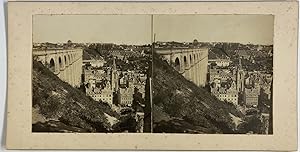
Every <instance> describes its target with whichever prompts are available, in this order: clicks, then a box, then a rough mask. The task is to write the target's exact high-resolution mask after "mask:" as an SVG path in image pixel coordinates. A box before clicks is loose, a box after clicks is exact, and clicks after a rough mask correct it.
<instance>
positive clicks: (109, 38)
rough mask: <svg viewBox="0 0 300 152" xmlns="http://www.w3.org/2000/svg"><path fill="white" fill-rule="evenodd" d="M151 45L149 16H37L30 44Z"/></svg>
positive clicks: (34, 20)
mask: <svg viewBox="0 0 300 152" xmlns="http://www.w3.org/2000/svg"><path fill="white" fill-rule="evenodd" d="M68 40H71V41H72V42H104V43H110V42H113V43H117V44H121V43H123V44H144V43H151V16H150V15H36V16H34V19H33V42H67V41H68Z"/></svg>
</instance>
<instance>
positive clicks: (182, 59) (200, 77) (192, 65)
mask: <svg viewBox="0 0 300 152" xmlns="http://www.w3.org/2000/svg"><path fill="white" fill-rule="evenodd" d="M155 52H156V53H158V54H160V55H161V56H163V57H164V58H165V59H166V60H167V62H168V63H169V64H170V65H172V66H173V67H174V68H175V70H177V71H178V72H179V73H181V74H182V75H183V76H184V77H185V78H186V79H188V80H190V81H192V82H194V83H195V84H196V85H197V86H205V84H206V79H207V78H206V77H207V64H208V48H207V47H201V48H172V49H170V48H156V49H155Z"/></svg>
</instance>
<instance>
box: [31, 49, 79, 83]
mask: <svg viewBox="0 0 300 152" xmlns="http://www.w3.org/2000/svg"><path fill="white" fill-rule="evenodd" d="M32 52H33V56H34V57H36V58H37V60H38V61H41V62H42V63H43V64H44V65H45V66H46V67H47V68H49V69H50V71H52V72H53V73H54V74H55V75H57V76H58V77H59V78H60V79H61V80H63V81H65V82H67V83H69V84H70V85H72V86H73V87H79V86H80V83H81V74H82V53H83V51H82V49H81V48H74V49H62V48H55V49H52V48H51V49H46V50H41V49H33V51H32Z"/></svg>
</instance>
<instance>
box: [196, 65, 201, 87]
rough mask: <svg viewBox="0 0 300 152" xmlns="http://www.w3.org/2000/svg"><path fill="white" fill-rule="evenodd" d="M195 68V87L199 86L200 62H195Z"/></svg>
mask: <svg viewBox="0 0 300 152" xmlns="http://www.w3.org/2000/svg"><path fill="white" fill-rule="evenodd" d="M196 65H197V66H196V68H197V80H196V81H197V86H199V84H200V79H201V73H200V62H199V61H197V64H196Z"/></svg>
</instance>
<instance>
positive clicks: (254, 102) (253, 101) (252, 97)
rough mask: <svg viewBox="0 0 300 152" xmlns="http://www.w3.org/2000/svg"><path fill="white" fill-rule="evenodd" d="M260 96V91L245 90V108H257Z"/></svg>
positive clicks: (255, 88)
mask: <svg viewBox="0 0 300 152" xmlns="http://www.w3.org/2000/svg"><path fill="white" fill-rule="evenodd" d="M259 95H260V89H259V88H257V87H253V88H249V89H248V88H245V90H244V101H245V104H246V106H258V97H259Z"/></svg>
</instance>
